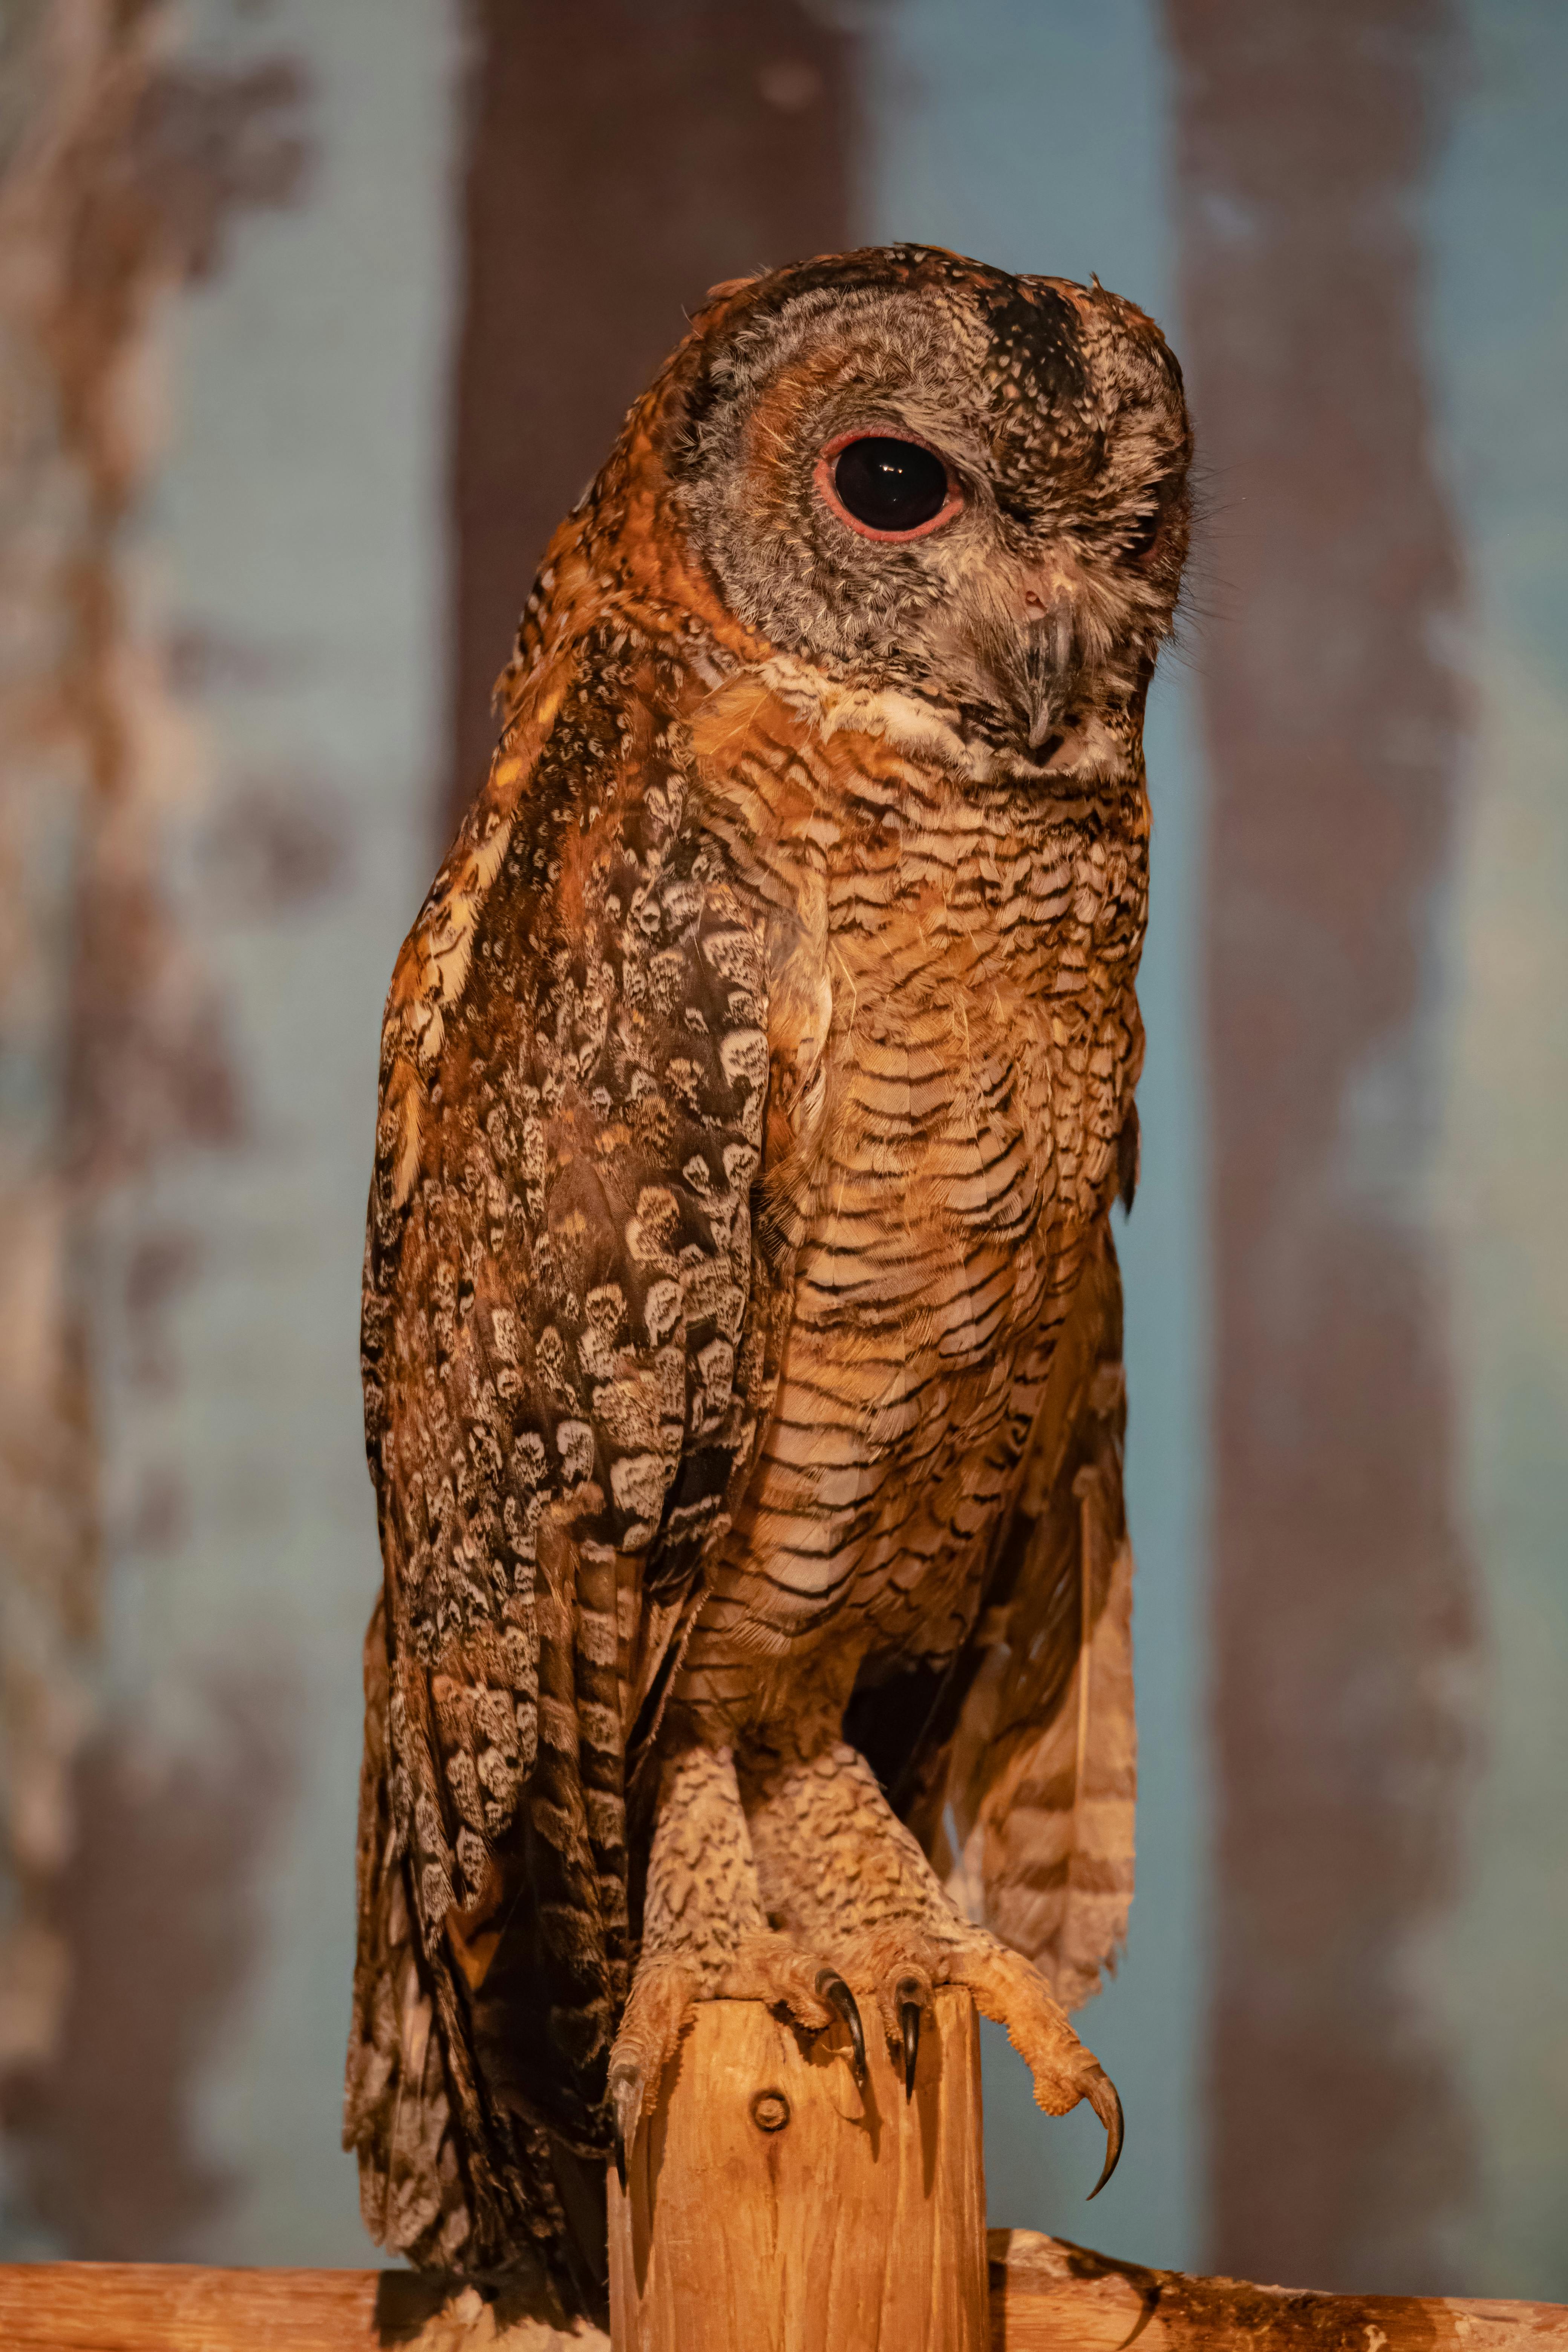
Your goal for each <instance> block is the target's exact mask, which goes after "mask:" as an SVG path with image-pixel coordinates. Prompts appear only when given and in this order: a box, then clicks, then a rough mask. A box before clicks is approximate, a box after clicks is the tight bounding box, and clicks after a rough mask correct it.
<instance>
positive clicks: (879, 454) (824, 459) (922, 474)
mask: <svg viewBox="0 0 1568 2352" xmlns="http://www.w3.org/2000/svg"><path fill="white" fill-rule="evenodd" d="M816 487H817V489H818V491H819V492H820V493H821V496H822V498H823V500H824V502H825V503H826V505H827V506H828V507H829V508H830V509H832V511H833V513H834V514H836V515H837V517H838V520H839V521H840V522H844V523H847V524H848V526H849V528H850V530H853V531H857V532H858V534H859V535H860V537H861V538H862V539H880V540H909V539H924V538H926V537H927V536H928V535H929V533H930V532H931V531H933V530H941V528H942V524H943V523H944V522H947V521H949V520H951V519H952V516H953V515H955V514H956V513H957V512H958V510H959V509H960V507H962V506H963V491H962V490H961V489H960V488H959V486H958V484H957V483H956V482H955V481H954V480H953V478H952V475H951V474H950V473H949V471H948V469H947V467H946V466H945V464H944V463H943V461H942V458H941V457H938V456H937V453H936V451H935V450H934V449H928V448H927V446H926V445H925V443H924V442H923V441H910V440H908V439H906V438H904V437H903V436H900V435H894V434H891V433H845V434H841V435H840V436H838V438H837V440H834V441H830V442H829V443H828V445H827V446H826V449H824V451H823V453H822V455H821V457H819V458H818V459H817V461H816Z"/></svg>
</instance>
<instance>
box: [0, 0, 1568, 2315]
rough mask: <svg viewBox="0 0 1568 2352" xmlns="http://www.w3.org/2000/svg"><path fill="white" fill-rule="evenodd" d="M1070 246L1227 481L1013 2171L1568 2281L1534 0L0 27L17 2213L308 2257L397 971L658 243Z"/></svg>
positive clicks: (689, 276) (1160, 842)
mask: <svg viewBox="0 0 1568 2352" xmlns="http://www.w3.org/2000/svg"><path fill="white" fill-rule="evenodd" d="M892 237H900V238H916V239H921V240H926V241H930V242H933V243H939V244H943V245H949V246H953V247H959V248H961V249H963V250H965V251H968V252H970V253H973V254H976V255H978V256H981V257H984V258H985V259H987V260H989V261H993V262H996V263H1000V264H1002V265H1004V266H1005V267H1008V268H1016V269H1026V270H1047V271H1053V272H1058V273H1062V274H1066V275H1069V276H1073V277H1077V278H1087V277H1088V276H1089V272H1090V271H1098V273H1099V275H1100V278H1102V279H1103V280H1104V281H1105V283H1106V284H1108V285H1110V286H1112V287H1114V288H1116V289H1118V290H1119V291H1121V292H1123V293H1125V294H1128V295H1131V297H1133V298H1134V299H1136V300H1138V301H1139V302H1141V303H1142V304H1143V305H1145V307H1147V308H1148V309H1149V310H1152V312H1153V313H1154V315H1155V316H1156V317H1157V318H1159V319H1160V320H1162V322H1163V324H1164V325H1165V327H1166V328H1167V330H1168V331H1169V332H1170V334H1171V336H1172V339H1173V341H1174V343H1175V345H1176V348H1177V349H1178V351H1179V352H1180V353H1181V355H1182V357H1183V360H1184V364H1185V367H1186V371H1187V379H1188V384H1189V388H1190V392H1191V394H1192V399H1193V404H1194V413H1195V417H1196V423H1197V430H1198V435H1199V446H1200V450H1201V453H1202V454H1201V464H1202V503H1203V510H1204V521H1203V528H1202V530H1201V533H1200V538H1199V544H1198V549H1197V552H1196V554H1195V557H1194V567H1193V578H1192V592H1191V597H1190V605H1189V610H1188V614H1187V617H1186V622H1185V626H1184V637H1183V642H1182V645H1181V646H1180V648H1179V650H1178V652H1177V654H1176V655H1175V656H1174V657H1173V658H1170V659H1168V660H1167V663H1166V666H1165V668H1164V670H1163V674H1162V677H1161V679H1160V681H1159V683H1158V686H1157V688H1156V692H1155V697H1154V702H1153V706H1152V711H1151V719H1150V729H1149V758H1150V769H1151V773H1152V792H1153V802H1154V809H1155V896H1154V907H1153V916H1152V926H1151V932H1150V940H1149V948H1148V954H1147V958H1146V961H1145V966H1144V982H1143V999H1144V1004H1145V1008H1146V1012H1147V1018H1148V1027H1149V1034H1150V1054H1149V1063H1148V1069H1147V1074H1146V1076H1145V1077H1144V1080H1143V1085H1142V1097H1141V1100H1142V1113H1143V1131H1144V1177H1143V1188H1142V1192H1141V1193H1140V1195H1139V1200H1138V1205H1137V1210H1136V1213H1135V1214H1134V1216H1133V1217H1132V1218H1131V1223H1130V1224H1129V1225H1128V1228H1127V1231H1126V1233H1125V1234H1124V1236H1123V1250H1124V1264H1125V1267H1126V1278H1127V1289H1128V1307H1129V1319H1130V1381H1131V1413H1132V1423H1131V1462H1130V1476H1131V1506H1132V1512H1133V1532H1134V1537H1135V1540H1136V1544H1137V1549H1138V1555H1139V1575H1140V1587H1139V1599H1138V1605H1137V1618H1136V1635H1137V1643H1138V1670H1139V1675H1140V1692H1141V1696H1140V1711H1141V1722H1142V1803H1141V1814H1140V1832H1139V1842H1140V1861H1139V1873H1140V1892H1139V1895H1138V1898H1137V1901H1136V1903H1135V1905H1134V1907H1133V1913H1132V1926H1131V1945H1130V1948H1129V1952H1128V1956H1127V1959H1126V1963H1125V1966H1124V1968H1123V1969H1122V1971H1121V1976H1120V1978H1119V1979H1118V1980H1117V1982H1116V1984H1115V1985H1114V1986H1113V1987H1112V1988H1111V1989H1110V1991H1109V1992H1108V1993H1107V1994H1106V1995H1104V1996H1103V1997H1102V1999H1101V2000H1100V2002H1099V2004H1098V2005H1097V2007H1096V2009H1095V2010H1094V2011H1090V2012H1089V2013H1088V2014H1087V2015H1086V2016H1085V2018H1084V2020H1083V2021H1082V2022H1083V2025H1084V2030H1085V2032H1086V2034H1087V2035H1088V2036H1089V2039H1091V2040H1092V2041H1093V2042H1094V2043H1095V2045H1096V2047H1097V2048H1098V2049H1099V2051H1100V2054H1101V2056H1102V2057H1103V2058H1104V2059H1105V2061H1106V2063H1108V2065H1109V2066H1110V2069H1111V2071H1112V2072H1113V2074H1115V2075H1116V2077H1117V2079H1118V2081H1119V2083H1120V2084H1121V2090H1122V2093H1123V2095H1124V2097H1125V2100H1126V2105H1127V2109H1128V2116H1129V2125H1130V2141H1129V2151H1128V2155H1127V2157H1126V2158H1125V2159H1124V2161H1123V2164H1122V2167H1121V2173H1120V2175H1119V2177H1118V2179H1117V2180H1116V2182H1115V2184H1114V2186H1113V2187H1112V2189H1110V2190H1108V2192H1107V2193H1106V2195H1105V2197H1104V2198H1103V2199H1102V2200H1101V2201H1100V2203H1099V2204H1098V2205H1097V2206H1096V2208H1095V2210H1094V2212H1093V2214H1092V2215H1087V2214H1085V2212H1084V2210H1083V2207H1082V2203H1081V2199H1082V2195H1083V2192H1084V2189H1085V2188H1086V2187H1087V2185H1088V2183H1089V2180H1090V2179H1092V2178H1093V2173H1094V2169H1095V2166H1096V2164H1097V2162H1098V2157H1097V2154H1096V2152H1095V2149H1094V2147H1093V2146H1092V2142H1093V2139H1094V2127H1093V2126H1092V2124H1089V2123H1085V2122H1084V2121H1083V2120H1082V2118H1081V2117H1080V2118H1074V2119H1073V2120H1072V2121H1070V2122H1069V2123H1068V2124H1065V2125H1057V2126H1051V2125H1047V2124H1046V2123H1045V2122H1044V2121H1043V2120H1042V2119H1040V2118H1039V2117H1037V2116H1036V2115H1035V2113H1034V2111H1033V2109H1032V2107H1031V2105H1029V2102H1028V2098H1027V2094H1026V2088H1025V2083H1024V2077H1023V2073H1022V2069H1021V2067H1019V2066H1018V2065H1017V2063H1016V2062H1015V2061H1013V2060H1012V2058H1011V2056H1010V2053H1007V2051H1006V2050H1005V2046H1003V2047H1000V2048H996V2047H989V2046H988V2049H987V2098H988V2143H987V2163H988V2179H989V2189H990V2199H991V2208H992V2218H993V2220H994V2221H997V2222H1003V2223H1020V2224H1024V2223H1026V2224H1031V2225H1034V2226H1037V2227H1043V2228H1047V2229H1050V2230H1054V2231H1058V2233H1063V2234H1068V2235H1070V2236H1073V2237H1088V2238H1090V2239H1092V2240H1093V2241H1094V2242H1095V2243H1097V2244H1099V2245H1100V2246H1101V2247H1103V2248H1105V2249H1106V2250H1107V2251H1109V2252H1114V2253H1118V2254H1122V2255H1126V2256H1130V2257H1132V2258H1135V2259H1139V2260H1142V2261H1144V2262H1149V2263H1170V2264H1177V2265H1181V2266H1185V2267H1192V2268H1199V2267H1201V2268H1208V2269H1224V2270H1227V2271H1231V2272H1236V2273H1242V2274H1246V2275H1250V2276H1254V2277H1261V2278H1264V2279H1279V2278H1283V2279H1285V2280H1287V2281H1288V2282H1290V2283H1294V2284H1312V2285H1318V2286H1323V2287H1338V2288H1342V2289H1352V2288H1359V2289H1368V2290H1370V2289H1384V2290H1395V2291H1415V2292H1427V2293H1434V2292H1441V2291H1448V2292H1458V2293H1468V2294H1507V2295H1518V2296H1544V2297H1552V2296H1555V2297H1568V1991H1565V1986H1568V1575H1565V1573H1564V1566H1565V1553H1568V1228H1565V1221H1564V1217H1563V1184H1564V1171H1565V1169H1568V463H1565V459H1564V438H1565V422H1564V418H1565V389H1568V10H1565V9H1564V8H1563V6H1562V5H1561V0H1163V5H1161V0H1092V4H1091V5H1090V0H860V5H857V0H571V5H559V0H470V5H462V0H190V5H184V6H173V5H171V6H167V7H165V6H161V5H156V0H4V5H3V6H0V860H3V866H0V1707H3V1721H0V2253H3V2254H4V2255H5V2256H7V2257H9V2258H12V2259H19V2258H26V2257H32V2256H46V2255H60V2254H64V2255H79V2256H99V2257H119V2258H147V2259H162V2260H170V2259H177V2260H185V2261H200V2262H216V2263H344V2264H360V2263H365V2262H367V2261H369V2260H372V2259H373V2258H374V2257H373V2254H372V2250H371V2248H370V2247H369V2244H368V2242H367V2241H366V2240H365V2239H364V2237H363V2234H362V2232H361V2229H360V2224H359V2220H358V2211H357V2203H356V2197H355V2187H354V2177H353V2163H352V2161H351V2159H349V2158H346V2157H344V2156H342V2154H341V2153H339V2150H338V2129H339V2105H340V2084H341V2077H342V2046H343V2040H344V2033H345V2029H346V2022H347V2015H348V1994H349V1972H350V1963H351V1947H352V1932H353V1931H352V1878H353V1809H354V1801H355V1780H356V1771H357V1759H358V1748H359V1737H360V1730H359V1710H360V1697H359V1646H360V1639H361V1634H362V1630H363V1622H364V1619H365V1617H366V1614H367V1612H368V1611H369V1608H370V1604H371V1601H372V1597H373V1593H374V1588H375V1585H376V1581H377V1578H378V1574H379V1566H378V1561H377V1558H376V1549H375V1535H374V1514H373V1508H372V1501H371V1494H370V1488H369V1484H368V1481H367V1478H366V1475H365V1470H364V1464H363V1450H362V1439H361V1428H360V1403H359V1391H358V1377H357V1366H356V1309H357V1290H358V1276H359V1263H360V1249H361V1233H362V1217H363V1200H364V1193H365V1188H366V1181H367V1177H368V1171H369V1163H370V1153H371V1144H372V1129H373V1118H374V1081H375V1063H376V1048H377V1032H378V1024H379V1016H380V1007H381V1001H382V996H383V992H384V987H385V983H386V980H387V977H388V974H389V972H390V969H391V965H392V961H393V957H394V955H395V950H396V948H397V944H398V942H399V940H400V939H401V937H402V934H403V932H404V931H405V929H406V927H407V925H408V923H409V922H410V920H411V919H412V917H413V915H414V913H415V910H416V907H417V905H418V902H419V900H420V898H421V896H422V895H423V892H424V888H425V886H426V882H427V881H428V879H429V877H430V875H431V873H432V872H433V870H434V867H435V864H436V862H437V857H438V856H439V854H440V852H441V850H442V848H443V847H444V845H445V843H446V840H447V836H448V834H449V832H450V829H451V826H452V824H453V822H454V818H455V814H456V813H457V811H458V809H459V808H460V807H461V806H462V804H463V803H464V802H465V801H466V799H467V798H468V795H469V794H470V793H472V791H473V790H474V789H475V788H476V786H477V784H478V783H479V779H480V777H481V775H482V772H483V770H484V765H485V761H486V758H487V754H488V751H489V741H490V719H489V685H490V681H491V679H492V677H494V675H495V673H496V671H497V670H498V669H499V667H500V664H501V661H502V660H503V658H504V656H505V654H506V651H507V648H508V645H509V642H510V634H511V629H512V625H513V621H514V618H515V615H516V614H517V611H518V609H519V607H520V606H521V603H522V600H523V597H524V595H525V593H526V591H527V588H528V585H529V582H530V579H531V573H532V571H533V568H534V565H535V562H536V561H537V558H538V556H539V553H540V551H541V550H542V546H543V542H544V540H545V538H546V536H547V533H548V531H549V530H550V529H551V527H552V525H553V523H554V522H555V520H557V519H558V517H559V516H560V514H561V513H562V512H563V510H564V509H565V507H566V506H567V504H568V503H569V502H570V501H571V499H573V498H574V495H575V494H576V492H577V491H578V489H579V488H581V486H582V484H583V482H584V480H585V479H586V478H588V476H589V475H590V474H591V473H592V472H593V471H594V470H595V467H596V466H597V464H598V462H599V460H600V459H601V457H603V456H604V454H605V451H606V449H607V447H608V446H609V443H610V441H611V439H612V437H613V435H614V432H615V429H616V424H617V421H618V418H619V415H620V414H621V411H622V409H623V408H624V406H625V404H626V402H627V401H628V399H629V398H630V397H631V396H632V395H633V394H634V393H635V392H636V391H637V389H638V388H639V387H640V385H641V384H642V383H643V381H644V380H645V379H646V377H647V374H648V373H650V371H651V369H652V368H653V366H654V364H655V363H656V362H657V361H658V359H659V358H660V356H661V355H662V354H663V352H665V351H666V350H667V349H668V347H669V345H670V344H672V343H673V342H674V341H675V340H676V339H677V338H678V336H679V334H680V332H681V331H682V327H683V310H689V308H691V307H692V306H693V304H694V302H695V301H696V300H697V299H698V298H700V295H701V293H702V291H703V289H705V288H706V287H707V286H708V285H709V284H710V283H711V282H712V281H714V280H716V279H718V278H724V277H727V276H731V275H733V274H735V273H738V272H740V271H742V270H746V269H750V268H754V267H757V266H760V265H763V264H769V263H776V262H779V261H783V260H785V259H789V258H792V257H796V256H799V255H802V254H808V253H812V252H816V251H821V250H824V249H828V248H834V247H845V246H853V245H857V244H862V243H868V242H874V241H880V240H883V239H888V238H892Z"/></svg>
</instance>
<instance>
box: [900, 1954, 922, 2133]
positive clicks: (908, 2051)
mask: <svg viewBox="0 0 1568 2352" xmlns="http://www.w3.org/2000/svg"><path fill="white" fill-rule="evenodd" d="M920 1990H921V1989H920V1987H919V1985H918V1984H917V1983H916V1982H915V1979H914V1978H913V1977H901V1978H900V1979H899V2028H900V2037H901V2039H902V2042H903V2045H904V2103H905V2105H908V2104H909V2102H910V2100H911V2099H912V2098H913V2097H914V2095H915V2062H916V2060H917V2059H918V2058H919V2056H920V2050H921V2000H920Z"/></svg>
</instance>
